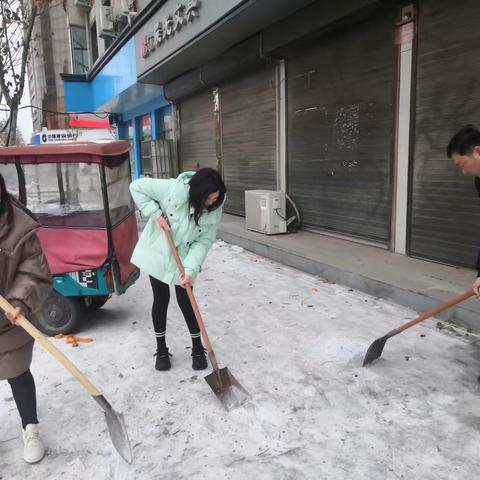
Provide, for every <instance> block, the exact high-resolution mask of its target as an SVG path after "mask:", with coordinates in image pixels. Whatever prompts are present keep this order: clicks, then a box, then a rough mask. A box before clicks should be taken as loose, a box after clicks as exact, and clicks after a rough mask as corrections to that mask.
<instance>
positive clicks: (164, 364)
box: [154, 348, 172, 372]
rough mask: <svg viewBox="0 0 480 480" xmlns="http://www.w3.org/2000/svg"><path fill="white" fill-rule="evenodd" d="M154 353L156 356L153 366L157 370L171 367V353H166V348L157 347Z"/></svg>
mask: <svg viewBox="0 0 480 480" xmlns="http://www.w3.org/2000/svg"><path fill="white" fill-rule="evenodd" d="M155 355H156V356H157V359H156V360H155V368H156V369H157V370H160V371H161V372H164V371H165V370H170V368H172V364H171V363H170V357H171V356H172V355H171V354H170V353H168V348H165V349H163V348H162V349H157V353H156V354H155ZM155 355H154V356H155Z"/></svg>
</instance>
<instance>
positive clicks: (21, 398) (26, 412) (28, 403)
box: [8, 370, 38, 428]
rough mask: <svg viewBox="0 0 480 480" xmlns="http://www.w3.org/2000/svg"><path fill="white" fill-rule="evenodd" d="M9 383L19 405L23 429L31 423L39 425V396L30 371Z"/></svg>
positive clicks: (11, 379)
mask: <svg viewBox="0 0 480 480" xmlns="http://www.w3.org/2000/svg"><path fill="white" fill-rule="evenodd" d="M8 383H9V384H10V387H11V389H12V394H13V399H14V400H15V403H16V404H17V408H18V412H19V413H20V417H21V419H22V426H23V428H25V427H26V426H27V425H30V424H31V423H38V419H37V394H36V391H35V381H34V380H33V376H32V374H31V372H30V370H27V371H26V372H24V373H22V374H21V375H19V376H18V377H15V378H10V379H9V380H8Z"/></svg>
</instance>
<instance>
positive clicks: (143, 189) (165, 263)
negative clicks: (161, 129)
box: [130, 168, 226, 370]
mask: <svg viewBox="0 0 480 480" xmlns="http://www.w3.org/2000/svg"><path fill="white" fill-rule="evenodd" d="M130 192H131V193H132V197H133V200H134V201H135V203H136V205H137V207H138V209H139V210H140V212H141V214H142V215H143V216H144V217H147V218H149V220H148V223H147V225H146V226H145V229H144V230H143V232H142V234H141V236H140V239H139V240H138V243H137V246H136V247H135V250H134V252H133V255H132V263H133V264H134V265H136V266H137V267H139V268H140V270H142V271H143V272H145V273H148V275H149V276H150V283H151V285H152V291H153V307H152V319H153V326H154V330H155V336H156V338H157V353H156V356H157V359H156V362H155V368H156V369H157V370H169V369H170V368H171V364H170V356H171V355H170V354H169V352H168V348H167V346H166V342H165V333H166V324H167V309H168V303H169V300H170V288H169V285H172V284H173V285H175V292H176V296H177V301H178V305H179V307H180V309H181V310H182V313H183V316H184V317H185V321H186V323H187V326H188V329H189V331H190V335H191V338H192V368H193V369H195V370H203V369H205V368H207V360H206V357H205V352H204V349H203V345H202V340H201V337H200V329H199V327H198V324H197V320H196V318H195V315H194V313H193V309H192V305H191V303H190V300H189V298H188V295H187V292H186V290H185V286H186V285H190V286H191V285H192V284H193V282H194V280H195V278H196V277H197V275H198V273H199V272H200V270H201V267H202V264H203V262H204V261H205V258H206V256H207V254H208V251H209V250H210V248H211V246H212V245H213V242H214V241H215V238H216V235H217V229H218V224H219V223H220V219H221V216H222V208H221V207H222V205H223V202H224V200H225V193H226V188H225V185H224V183H223V181H222V178H221V177H220V174H219V173H218V172H217V171H216V170H213V169H211V168H203V169H201V170H199V171H198V172H196V173H195V172H184V173H182V174H181V175H179V176H178V178H176V179H169V180H162V179H153V178H141V179H138V180H135V181H133V182H132V183H131V184H130ZM168 229H171V231H172V234H173V238H174V240H175V245H176V246H177V250H178V253H179V255H180V258H181V259H182V262H183V265H184V267H185V275H184V276H182V277H180V275H179V272H178V268H177V265H176V263H175V259H174V257H173V254H172V251H171V249H170V245H169V243H168V240H167V237H166V235H165V233H164V230H168Z"/></svg>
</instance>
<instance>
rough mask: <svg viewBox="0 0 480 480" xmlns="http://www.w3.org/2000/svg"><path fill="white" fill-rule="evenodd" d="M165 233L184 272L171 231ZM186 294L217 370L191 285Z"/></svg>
mask: <svg viewBox="0 0 480 480" xmlns="http://www.w3.org/2000/svg"><path fill="white" fill-rule="evenodd" d="M165 235H166V236H167V240H168V243H169V244H170V248H171V249H172V253H173V256H174V257H175V262H176V263H177V267H178V270H179V271H180V273H181V274H184V273H185V267H184V266H183V263H182V260H181V259H180V256H179V255H178V251H177V247H176V246H175V242H174V241H173V236H172V232H171V231H165ZM186 290H187V295H188V298H189V299H190V303H191V304H192V308H193V313H194V314H195V318H196V319H197V323H198V326H199V327H200V331H201V332H202V337H203V341H204V342H205V347H206V348H207V352H208V356H209V358H210V362H211V363H212V367H213V369H214V370H218V364H217V359H216V358H215V353H214V351H213V347H212V344H211V343H210V339H209V338H208V334H207V329H206V328H205V324H204V323H203V319H202V315H201V313H200V310H199V308H198V304H197V301H196V300H195V295H194V294H193V290H192V288H191V287H189V286H187V288H186Z"/></svg>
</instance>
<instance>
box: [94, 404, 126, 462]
mask: <svg viewBox="0 0 480 480" xmlns="http://www.w3.org/2000/svg"><path fill="white" fill-rule="evenodd" d="M94 398H95V400H96V401H97V402H98V403H99V404H100V406H101V407H102V409H103V412H104V413H105V420H106V421H107V427H108V432H109V433H110V438H111V439H112V443H113V446H114V447H115V449H116V450H117V452H118V453H119V454H120V456H121V457H122V458H123V459H124V460H125V461H126V462H127V463H132V459H133V457H132V448H131V446H130V440H129V439H128V433H127V428H126V427H125V422H124V420H123V415H122V414H121V413H118V412H116V411H115V410H114V409H113V407H112V406H111V405H110V403H108V401H107V399H106V398H105V397H104V396H103V395H100V396H96V397H94Z"/></svg>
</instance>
